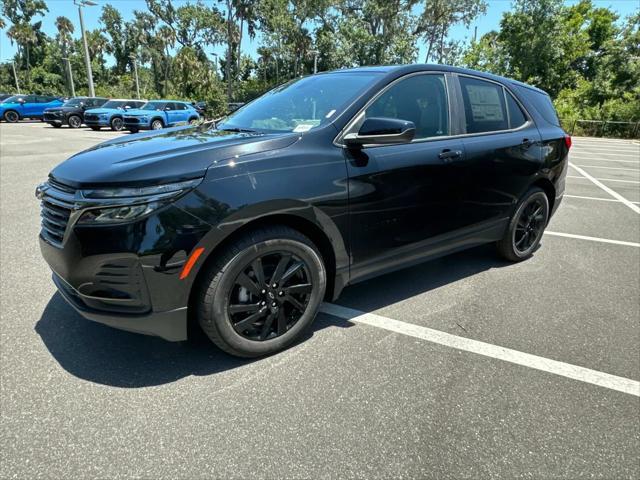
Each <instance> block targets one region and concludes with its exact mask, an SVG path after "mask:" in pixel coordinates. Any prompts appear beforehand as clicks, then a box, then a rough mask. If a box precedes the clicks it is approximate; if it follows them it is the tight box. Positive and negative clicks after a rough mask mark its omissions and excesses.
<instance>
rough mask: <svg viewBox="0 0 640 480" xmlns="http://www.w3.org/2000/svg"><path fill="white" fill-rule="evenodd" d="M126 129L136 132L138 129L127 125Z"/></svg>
mask: <svg viewBox="0 0 640 480" xmlns="http://www.w3.org/2000/svg"><path fill="white" fill-rule="evenodd" d="M127 130H129V131H130V132H131V133H138V132H139V131H140V129H138V128H135V127H128V128H127Z"/></svg>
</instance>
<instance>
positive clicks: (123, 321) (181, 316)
mask: <svg viewBox="0 0 640 480" xmlns="http://www.w3.org/2000/svg"><path fill="white" fill-rule="evenodd" d="M52 278H53V283H55V285H56V287H58V291H59V292H60V294H61V295H62V297H63V298H64V299H65V300H66V301H67V303H68V304H69V305H71V306H72V307H73V308H74V309H75V310H76V311H77V312H78V313H79V314H80V315H82V316H83V317H84V318H86V319H87V320H91V321H94V322H97V323H102V324H104V325H108V326H110V327H113V328H117V329H119V330H126V331H128V332H134V333H141V334H144V335H153V336H156V337H160V338H163V339H165V340H168V341H170V342H180V341H183V340H186V339H187V307H182V308H177V309H175V310H170V311H167V312H150V313H147V314H143V315H123V314H118V315H116V314H109V313H106V312H102V311H100V310H94V309H91V308H89V307H88V306H87V304H86V303H85V302H84V299H83V295H81V294H80V293H79V292H78V291H77V290H75V289H74V288H73V287H71V285H69V284H68V283H66V282H65V281H64V280H63V279H62V277H60V276H58V275H57V274H55V273H54V274H53V275H52Z"/></svg>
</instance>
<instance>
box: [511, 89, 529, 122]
mask: <svg viewBox="0 0 640 480" xmlns="http://www.w3.org/2000/svg"><path fill="white" fill-rule="evenodd" d="M506 97H507V109H508V111H509V126H510V127H511V128H518V127H521V126H522V125H524V123H525V122H526V121H527V118H526V117H525V116H524V113H522V109H521V108H520V105H518V102H516V101H515V99H514V98H513V95H511V94H510V93H508V92H507V94H506Z"/></svg>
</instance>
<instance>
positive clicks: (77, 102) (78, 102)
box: [62, 98, 84, 107]
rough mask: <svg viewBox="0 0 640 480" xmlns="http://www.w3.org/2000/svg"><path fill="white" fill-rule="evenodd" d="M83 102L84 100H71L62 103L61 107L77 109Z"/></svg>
mask: <svg viewBox="0 0 640 480" xmlns="http://www.w3.org/2000/svg"><path fill="white" fill-rule="evenodd" d="M82 102H84V98H72V99H71V100H67V101H66V102H64V105H62V106H63V107H77V106H78V105H82Z"/></svg>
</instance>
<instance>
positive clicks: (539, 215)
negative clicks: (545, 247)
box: [498, 187, 549, 262]
mask: <svg viewBox="0 0 640 480" xmlns="http://www.w3.org/2000/svg"><path fill="white" fill-rule="evenodd" d="M548 221H549V199H548V198H547V195H546V194H545V193H544V191H543V190H542V189H541V188H538V187H534V188H532V189H530V190H529V191H528V192H527V193H526V194H525V195H524V197H523V198H522V200H520V203H519V204H518V207H517V208H516V211H515V213H514V214H513V217H511V220H510V221H509V228H508V229H507V232H506V233H505V235H504V237H503V238H502V239H501V240H500V241H498V252H499V253H500V255H502V256H503V257H504V258H505V259H507V260H510V261H512V262H520V261H522V260H525V259H526V258H529V257H530V256H531V254H532V253H533V252H534V251H535V250H536V248H538V245H539V244H540V240H541V239H542V235H543V234H544V229H545V228H546V226H547V222H548Z"/></svg>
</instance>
